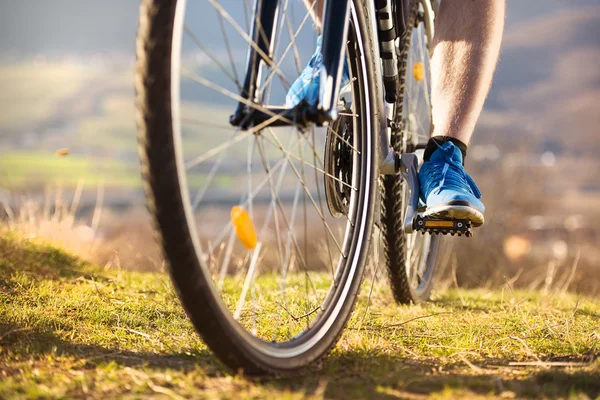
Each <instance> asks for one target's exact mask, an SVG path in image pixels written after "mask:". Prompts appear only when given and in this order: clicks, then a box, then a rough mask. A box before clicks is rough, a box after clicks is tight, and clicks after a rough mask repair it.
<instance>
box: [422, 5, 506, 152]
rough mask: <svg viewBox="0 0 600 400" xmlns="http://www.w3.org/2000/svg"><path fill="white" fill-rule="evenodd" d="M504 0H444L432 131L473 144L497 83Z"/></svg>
mask: <svg viewBox="0 0 600 400" xmlns="http://www.w3.org/2000/svg"><path fill="white" fill-rule="evenodd" d="M504 8H505V0H456V1H449V0H443V1H442V2H441V5H440V10H439V15H438V16H437V18H436V26H435V37H434V39H433V45H434V48H433V57H432V62H431V76H432V94H431V102H432V113H433V129H432V136H450V137H453V138H456V139H458V140H460V141H461V142H463V143H465V144H469V141H470V139H471V135H472V134H473V130H474V128H475V124H476V122H477V119H478V118H479V114H480V113H481V109H482V108H483V103H484V102H485V98H486V97H487V94H488V91H489V89H490V86H491V83H492V77H493V75H494V69H495V67H496V62H497V60H498V55H499V52H500V41H501V39H502V31H503V29H504Z"/></svg>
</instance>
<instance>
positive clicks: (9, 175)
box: [0, 151, 141, 188]
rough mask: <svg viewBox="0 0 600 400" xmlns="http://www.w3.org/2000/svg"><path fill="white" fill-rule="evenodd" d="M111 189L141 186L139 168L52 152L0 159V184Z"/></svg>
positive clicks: (9, 156) (90, 157)
mask: <svg viewBox="0 0 600 400" xmlns="http://www.w3.org/2000/svg"><path fill="white" fill-rule="evenodd" d="M81 180H83V181H84V182H86V183H87V184H91V185H98V184H100V183H104V184H105V185H106V186H109V187H110V186H114V187H136V186H140V185H141V178H140V173H139V170H138V167H137V166H136V165H131V164H128V163H123V162H119V161H115V160H114V159H108V158H100V157H92V156H89V157H86V156H81V155H73V154H72V155H69V156H66V157H58V156H57V155H56V154H55V153H53V152H50V151H48V152H43V151H37V152H27V151H15V152H10V153H8V154H3V155H2V156H1V157H0V185H1V186H4V187H8V188H10V187H18V186H20V185H24V184H35V183H61V184H64V185H75V184H76V183H77V182H79V181H81Z"/></svg>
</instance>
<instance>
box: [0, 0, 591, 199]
mask: <svg viewBox="0 0 600 400" xmlns="http://www.w3.org/2000/svg"><path fill="white" fill-rule="evenodd" d="M137 7H138V2H136V1H126V2H124V1H117V0H108V1H104V2H98V1H91V0H83V1H79V2H75V3H73V2H72V1H69V0H55V1H53V2H38V1H35V0H21V1H19V2H17V3H11V4H10V5H8V4H7V3H4V4H3V5H1V6H0V87H2V92H1V93H0V110H1V111H0V186H4V187H7V186H8V187H18V186H22V185H23V184H25V183H33V184H34V186H35V183H36V182H35V181H36V179H38V180H39V181H44V180H47V179H49V178H50V177H51V176H57V175H61V174H63V172H65V169H64V168H66V167H65V165H64V164H65V163H62V164H61V165H60V166H59V165H55V164H56V163H55V160H56V157H55V156H54V152H55V150H56V149H57V148H63V147H68V148H70V149H71V153H72V156H71V159H72V160H73V161H72V162H73V163H74V165H77V166H78V167H79V171H81V173H82V174H83V176H84V177H86V178H87V180H88V181H90V180H91V182H92V183H93V182H96V181H97V180H98V179H100V178H99V177H101V178H102V179H104V180H105V181H106V180H107V181H109V182H111V181H112V182H115V183H116V184H118V185H126V186H132V185H133V186H139V178H138V173H137V169H136V168H137V160H136V154H135V123H134V108H133V83H132V82H133V53H134V41H135V30H136V21H137ZM196 7H197V10H195V12H194V18H197V21H198V23H197V24H195V25H198V29H199V30H200V34H203V32H202V29H203V28H202V25H203V24H202V20H203V19H204V18H211V17H212V14H211V13H207V12H202V11H203V9H202V7H200V6H197V5H196ZM203 37H204V36H203ZM206 38H207V39H206V40H208V41H210V39H209V38H210V36H209V35H206ZM599 43H600V1H598V0H596V1H591V0H576V1H565V0H529V1H527V2H523V1H519V0H509V1H508V8H507V23H506V31H505V38H504V44H503V50H502V55H501V59H500V62H499V65H498V70H497V73H496V79H495V82H494V85H493V87H492V90H491V92H490V96H489V99H488V102H487V104H486V108H485V111H484V114H483V115H482V117H481V120H480V123H479V125H478V127H477V131H478V132H477V135H476V136H475V139H474V146H473V151H472V153H473V154H475V155H476V156H475V157H474V161H477V160H482V159H483V160H485V159H487V158H490V157H491V158H494V159H495V160H497V159H498V158H499V157H501V158H502V159H504V160H505V159H508V158H510V155H511V154H512V153H514V152H516V151H525V152H526V154H527V157H534V158H535V157H538V158H539V156H541V154H543V153H547V152H551V153H552V156H554V157H555V161H556V157H566V158H565V160H566V159H567V158H569V157H579V158H581V157H586V158H590V159H591V160H592V161H593V162H595V159H596V154H598V150H600V148H599V145H598V142H596V141H593V140H591V138H593V137H595V136H596V134H597V131H598V128H597V127H598V126H599V125H600V124H599V122H600V113H599V112H598V106H597V104H596V102H597V99H599V98H600V93H599V91H600V46H599ZM486 149H487V150H486ZM490 151H491V155H490V154H488V153H489V152H490ZM23 160H28V162H27V163H24V162H23ZM115 160H119V162H118V163H115ZM108 164H114V165H113V166H111V167H110V168H107V167H106V165H108ZM594 165H597V164H594ZM72 166H73V165H69V166H67V167H69V168H70V167H72ZM61 168H62V169H61ZM40 170H43V172H44V173H45V174H46V175H43V176H39V177H37V178H36V175H35V174H39V173H40ZM67 175H69V174H67ZM70 175H71V176H72V174H70ZM116 177H119V179H117V178H116ZM591 178H592V180H591V181H586V182H585V183H584V184H585V186H586V187H589V188H594V187H596V186H597V187H598V188H599V189H598V190H599V192H600V182H599V181H598V178H597V177H595V176H593V177H591ZM65 179H67V178H65ZM67 181H68V179H67Z"/></svg>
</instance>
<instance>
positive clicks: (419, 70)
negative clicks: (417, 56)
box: [413, 62, 425, 82]
mask: <svg viewBox="0 0 600 400" xmlns="http://www.w3.org/2000/svg"><path fill="white" fill-rule="evenodd" d="M413 76H414V77H415V79H416V80H417V82H421V81H422V80H423V78H425V67H424V66H423V63H421V62H418V63H415V65H413Z"/></svg>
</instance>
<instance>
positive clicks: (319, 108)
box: [229, 0, 350, 129]
mask: <svg viewBox="0 0 600 400" xmlns="http://www.w3.org/2000/svg"><path fill="white" fill-rule="evenodd" d="M279 6H280V2H279V1H278V0H255V2H254V15H255V16H256V18H255V21H254V24H253V27H252V32H251V39H252V42H253V43H251V45H250V49H249V50H248V58H247V60H248V61H247V66H246V79H245V80H244V85H243V87H242V90H241V93H240V96H241V97H242V99H241V101H240V102H239V103H238V105H237V108H236V110H235V112H234V114H233V115H232V116H231V117H230V121H229V122H230V123H231V124H232V125H233V126H237V127H240V128H242V129H247V128H249V127H251V126H257V125H259V124H261V123H266V122H267V121H268V124H269V125H270V126H282V125H290V124H291V123H294V124H296V125H301V126H306V125H308V124H309V123H316V124H318V125H322V124H323V123H324V122H326V121H333V120H335V119H336V118H337V100H338V99H337V97H338V93H339V92H340V89H341V88H340V86H341V78H342V74H343V68H344V57H345V53H346V37H347V35H348V28H349V20H350V0H336V1H327V4H326V8H325V14H324V18H323V27H324V28H323V41H322V53H323V69H322V70H321V76H320V81H321V90H320V94H319V102H318V104H316V105H309V104H307V103H306V102H301V103H300V104H298V105H297V106H296V107H294V108H292V109H286V108H282V107H272V106H267V107H264V108H263V109H262V110H256V109H253V108H252V107H251V105H252V104H251V103H255V102H258V101H259V100H261V97H262V93H260V88H259V87H258V85H257V83H258V82H260V81H261V79H260V77H261V72H262V69H263V66H264V65H268V66H270V67H271V68H273V69H274V71H275V73H281V72H280V71H279V66H278V65H277V63H276V62H275V60H274V59H273V56H274V55H273V53H272V52H273V47H274V38H275V37H276V25H277V19H278V10H279Z"/></svg>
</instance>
